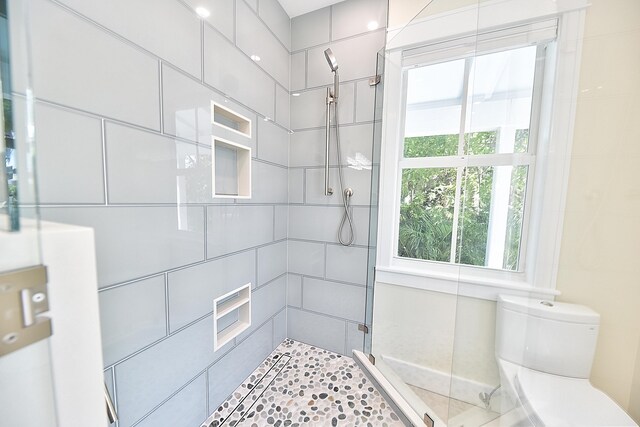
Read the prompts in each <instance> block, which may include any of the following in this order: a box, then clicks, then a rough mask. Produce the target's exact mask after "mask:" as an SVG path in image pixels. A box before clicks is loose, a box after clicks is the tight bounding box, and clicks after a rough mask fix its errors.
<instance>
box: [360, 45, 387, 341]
mask: <svg viewBox="0 0 640 427" xmlns="http://www.w3.org/2000/svg"><path fill="white" fill-rule="evenodd" d="M384 67H385V57H384V49H382V50H380V51H379V52H378V54H377V58H376V77H375V80H374V81H373V82H372V83H373V84H375V85H376V89H375V100H374V111H373V150H372V156H371V159H372V161H371V163H372V164H371V198H370V200H371V205H370V208H369V245H368V249H367V290H366V306H365V319H364V325H365V326H366V327H367V328H368V330H369V332H368V333H365V334H364V346H363V349H364V353H365V354H372V351H371V337H372V330H373V297H374V285H375V266H376V250H377V248H378V227H377V226H378V216H379V215H378V213H379V208H380V205H379V197H378V196H379V191H378V189H379V188H380V152H381V148H382V117H383V116H382V114H383V100H384Z"/></svg>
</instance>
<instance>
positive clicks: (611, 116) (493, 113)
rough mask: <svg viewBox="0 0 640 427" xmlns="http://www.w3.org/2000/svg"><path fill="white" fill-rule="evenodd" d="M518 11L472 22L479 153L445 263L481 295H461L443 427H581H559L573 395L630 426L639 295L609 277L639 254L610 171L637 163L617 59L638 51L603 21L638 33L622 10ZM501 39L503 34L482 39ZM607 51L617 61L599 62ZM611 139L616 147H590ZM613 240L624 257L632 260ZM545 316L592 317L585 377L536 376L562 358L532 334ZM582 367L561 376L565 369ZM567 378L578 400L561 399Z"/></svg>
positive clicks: (483, 12)
mask: <svg viewBox="0 0 640 427" xmlns="http://www.w3.org/2000/svg"><path fill="white" fill-rule="evenodd" d="M519 4H520V3H519V2H517V1H511V0H510V1H505V2H500V3H499V4H498V3H484V2H481V3H480V7H479V12H478V37H477V39H476V55H475V56H474V58H473V61H474V66H473V67H472V69H471V73H470V74H471V75H470V80H471V84H470V88H471V90H470V94H469V97H468V100H467V105H468V110H467V123H466V124H467V127H468V128H469V130H470V132H471V134H476V135H477V134H478V133H485V134H486V137H485V138H484V140H483V141H476V142H475V143H471V142H472V141H471V140H468V141H467V143H466V144H465V155H467V156H468V164H467V166H466V169H465V185H464V186H463V188H464V189H465V193H466V194H464V195H463V197H462V198H461V204H462V207H461V212H462V217H461V223H462V226H461V233H460V235H459V237H458V247H459V251H460V253H461V254H467V255H466V256H467V257H469V256H472V257H475V258H477V262H473V263H468V264H472V265H476V266H477V268H475V269H469V270H467V269H465V270H464V272H463V273H462V277H466V276H467V274H468V275H469V277H470V279H471V280H470V281H473V280H475V281H481V282H482V287H478V286H475V287H474V286H472V285H471V284H467V283H465V282H466V281H465V280H464V279H461V283H460V286H459V292H458V304H457V312H456V320H455V323H456V326H455V333H454V354H453V364H452V375H451V390H452V398H455V399H456V402H455V403H454V401H452V403H451V405H450V408H449V422H450V425H451V426H463V425H464V426H467V427H468V426H476V425H477V426H483V425H490V426H516V425H518V426H528V425H542V424H541V423H546V424H548V421H544V420H545V417H548V416H549V415H551V416H553V417H557V418H554V421H555V423H554V424H557V425H586V424H585V423H584V422H580V421H576V418H574V419H573V420H571V419H570V418H566V417H574V416H581V415H585V414H586V413H587V412H588V410H589V408H586V407H585V408H584V410H581V411H572V410H571V409H570V408H571V407H572V403H571V402H570V401H571V399H572V396H576V395H577V394H578V391H577V388H578V387H595V388H597V389H600V390H602V391H604V392H605V393H606V394H607V395H608V396H609V397H610V398H611V399H612V400H613V402H614V405H619V406H620V407H621V408H622V409H623V410H626V411H629V412H630V413H631V415H632V416H633V415H635V417H636V422H637V421H638V419H640V413H639V412H638V410H637V409H636V408H638V407H640V406H638V404H639V402H640V381H639V379H640V376H638V374H637V372H638V370H637V367H638V366H640V365H638V361H637V360H638V359H637V358H636V359H635V360H631V359H627V360H624V358H623V357H620V356H619V355H620V354H621V352H624V351H627V352H631V353H633V354H637V351H638V348H639V347H638V342H639V338H640V336H639V335H638V332H637V331H636V330H635V329H634V328H632V327H630V326H629V325H630V324H631V323H633V322H638V321H640V318H639V317H638V314H637V309H632V308H631V307H632V306H633V307H637V305H638V304H640V293H638V287H637V286H636V284H637V281H636V282H635V284H634V285H630V283H631V281H633V280H634V279H632V277H634V275H635V274H636V273H632V272H631V271H629V270H625V269H620V268H619V266H620V259H619V258H620V256H622V254H623V253H625V254H626V253H632V254H634V255H633V257H637V255H638V253H640V252H639V249H638V246H637V240H636V239H637V238H638V236H640V228H639V227H638V222H637V215H635V218H636V219H634V220H633V223H631V222H630V221H631V220H630V218H631V215H630V212H631V211H633V210H634V209H633V208H628V209H625V208H624V207H629V203H633V202H631V198H630V197H628V196H629V193H627V196H625V195H624V191H625V189H629V188H630V187H631V186H633V184H632V182H633V180H632V179H628V178H624V176H627V177H628V175H625V174H624V172H622V170H624V169H625V168H624V167H622V166H621V165H622V164H623V163H624V162H626V161H628V162H634V161H637V159H638V157H637V154H638V152H637V150H635V149H634V148H633V146H634V143H633V142H632V141H633V140H634V138H635V137H634V135H636V134H637V132H635V131H634V129H633V126H632V124H631V123H632V121H631V120H630V117H632V116H633V114H636V115H637V113H633V112H632V111H636V112H637V111H638V106H639V105H640V104H639V102H638V99H639V98H638V93H639V92H638V88H639V86H638V84H637V82H638V79H637V72H639V71H640V68H639V67H638V63H637V61H636V60H635V59H632V58H633V54H632V53H631V52H632V50H633V49H632V48H631V47H630V44H629V43H636V45H637V42H638V40H639V39H638V34H640V32H638V31H639V30H640V26H638V24H637V21H635V22H631V20H626V21H625V22H626V26H625V27H624V28H625V29H624V31H623V30H621V29H620V27H619V25H618V24H613V21H612V19H613V20H616V22H618V23H619V22H623V20H624V18H622V15H623V14H625V13H632V14H633V13H635V14H634V16H635V18H636V19H637V17H638V16H640V15H638V13H640V9H638V8H637V7H636V6H637V4H634V5H633V6H634V7H635V9H633V8H631V5H632V3H631V2H628V3H625V4H626V6H627V8H626V9H625V8H624V7H622V8H621V7H619V6H618V7H615V6H613V5H611V4H610V3H608V2H606V1H602V2H599V1H596V2H593V3H589V5H587V2H583V3H581V2H576V3H575V4H574V5H573V6H572V7H571V8H568V7H567V5H566V4H564V3H562V2H558V3H556V2H539V3H538V2H536V6H535V7H531V8H527V9H523V8H520V7H518V5H519ZM630 8H631V9H633V12H632V10H631V9H630ZM623 10H626V12H624V11H623ZM497 17H501V18H500V19H498V18H497ZM614 17H615V18H614ZM509 20H512V21H509ZM523 23H524V24H525V25H522V24H523ZM505 28H509V33H508V34H507V33H505V32H502V37H498V38H496V37H494V36H495V35H496V34H497V33H499V32H501V31H503V29H505ZM633 32H635V36H634V37H631V38H633V42H632V41H631V38H629V37H628V36H629V34H631V33H633ZM622 39H626V40H627V42H626V43H627V44H626V45H625V44H624V42H621V40H622ZM596 46H597V47H596ZM610 49H615V50H616V52H617V53H616V54H611V55H610V54H609V52H610ZM604 63H606V64H607V65H606V67H603V66H602V64H604ZM633 73H636V75H635V77H632V74H633ZM623 87H624V89H622V88H623ZM616 88H618V89H620V91H618V90H617V89H616ZM624 117H627V119H624ZM596 129H599V130H598V131H597V130H596ZM605 129H606V130H605ZM612 129H616V131H615V132H616V134H615V135H617V136H615V137H613V139H614V140H615V141H616V142H615V144H613V145H609V144H602V143H601V142H602V141H603V138H605V139H607V138H608V136H607V135H611V134H610V132H611V131H612ZM636 139H637V138H636ZM609 140H612V139H610V138H609ZM474 157H477V159H476V160H474ZM623 158H625V159H626V160H623ZM632 159H633V160H632ZM614 170H616V171H617V172H614ZM480 175H482V176H480ZM614 182H615V184H614ZM618 186H619V187H618ZM483 188H484V190H483ZM613 224H616V225H615V226H614V225H613ZM616 227H618V228H617V229H619V230H621V233H616V231H614V228H616ZM622 230H624V231H622ZM596 236H597V237H596ZM623 236H625V237H623ZM627 238H628V240H627ZM625 240H626V241H628V242H630V241H634V242H635V243H634V244H633V248H632V247H631V246H625V244H624V243H623V242H624V241H625ZM623 247H624V249H623ZM614 248H615V249H614ZM613 254H615V255H613ZM614 258H615V259H616V260H614ZM614 272H615V273H614ZM612 274H615V279H614V278H613V276H612ZM614 282H615V283H617V285H616V291H612V289H611V283H614ZM507 298H508V299H511V301H512V302H511V303H510V304H512V305H513V307H512V308H513V309H517V310H520V316H521V317H520V320H518V321H517V322H512V323H511V324H507V323H506V322H503V321H502V320H503V319H510V317H509V316H508V315H507V314H506V313H508V310H504V309H502V308H501V307H504V303H503V302H502V301H504V300H505V299H507ZM557 302H568V303H571V304H581V305H585V306H588V307H589V308H591V309H593V310H595V311H596V312H598V313H599V314H600V329H599V331H598V343H597V344H596V345H595V358H594V359H593V367H592V368H591V371H590V372H589V373H586V374H584V375H583V376H582V377H579V378H575V376H576V375H574V374H571V373H567V374H566V375H563V373H562V372H561V371H562V369H559V370H558V371H557V372H554V373H553V374H551V373H550V372H551V371H552V370H553V369H552V363H551V362H550V361H557V360H558V359H559V358H562V357H563V356H564V354H563V353H565V354H567V353H569V352H570V351H569V349H568V348H567V349H565V351H563V346H564V345H566V343H567V342H568V340H566V339H565V340H563V339H562V338H561V337H562V336H561V335H560V331H559V329H558V328H549V329H547V328H546V327H545V326H544V325H543V324H542V322H541V321H540V316H542V318H544V316H545V315H546V314H545V313H544V312H542V311H541V310H540V308H541V307H542V308H544V307H552V306H553V304H556V303H557ZM556 305H557V304H556ZM614 307H615V308H614ZM629 316H634V317H633V320H631V318H630V317H629ZM511 320H513V319H511ZM518 322H519V323H518ZM515 323H517V324H518V330H517V331H512V333H511V334H510V335H507V334H506V333H505V326H511V327H513V326H514V324H515ZM557 323H561V322H557ZM636 324H637V323H636ZM505 337H508V338H506V339H505ZM553 340H555V344H554V345H550V346H549V345H548V342H550V341H553ZM612 348H616V349H617V350H616V351H615V352H614V351H612V350H610V349H612ZM571 350H575V348H571ZM592 350H593V349H592V348H587V346H585V347H583V348H580V349H579V350H578V352H579V354H580V355H582V354H589V353H590V351H592ZM627 354H629V353H627ZM580 355H573V356H572V359H571V360H569V361H568V364H569V365H575V364H577V363H579V362H580V361H579V360H578V359H579V358H580V357H581V356H580ZM538 358H541V359H538ZM536 359H538V360H545V361H546V362H545V363H543V364H536V363H535V360H536ZM614 366H615V368H614ZM541 372H544V373H541ZM613 376H616V378H615V379H613ZM568 377H571V381H573V383H572V384H574V386H575V387H576V389H575V390H576V391H575V393H568V394H564V395H559V394H558V393H557V391H558V389H559V388H560V385H561V380H562V379H563V378H565V379H566V378H568ZM549 378H554V381H556V380H558V381H560V382H557V383H552V382H551V381H548V380H547V379H549ZM531 379H534V380H535V381H536V383H535V384H533V383H531V382H530V380H531ZM621 381H622V382H626V384H627V385H629V388H625V387H624V386H621V385H620V384H621ZM531 386H535V387H531ZM634 387H635V389H634ZM607 399H608V398H607ZM458 401H459V402H460V403H458ZM527 402H529V403H527ZM532 402H533V403H532ZM574 403H575V402H574ZM583 403H584V401H583ZM634 405H635V406H634ZM587 406H589V405H587ZM549 410H551V411H552V412H551V413H549ZM555 410H559V412H553V411H555ZM634 411H635V414H634ZM599 415H602V412H600V413H599ZM546 419H547V420H548V418H546ZM541 420H542V421H541ZM602 425H620V424H619V423H616V422H615V421H606V420H605V421H604V424H602ZM625 425H626V424H625Z"/></svg>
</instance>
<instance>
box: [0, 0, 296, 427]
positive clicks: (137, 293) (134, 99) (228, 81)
mask: <svg viewBox="0 0 640 427" xmlns="http://www.w3.org/2000/svg"><path fill="white" fill-rule="evenodd" d="M12 1H18V0H12ZM134 3H135V4H134ZM134 3H131V2H127V1H124V0H117V1H114V2H107V3H104V4H102V3H100V2H84V1H79V0H63V1H60V2H57V1H52V0H34V1H33V4H32V6H33V7H32V8H31V9H32V24H33V26H32V31H33V34H32V36H33V72H34V81H37V83H36V86H35V88H34V89H35V95H36V98H37V104H36V113H37V115H36V117H37V123H36V132H37V133H38V151H39V153H40V154H39V165H40V166H41V167H40V171H39V172H40V173H39V179H40V183H39V187H40V200H41V204H42V205H43V206H42V216H43V218H44V219H47V220H52V221H58V222H64V223H71V224H78V225H86V226H90V227H93V228H94V230H95V235H96V250H97V258H98V263H99V267H98V268H99V273H98V275H99V278H98V279H99V286H100V292H99V300H100V308H101V319H102V336H103V353H104V361H105V381H106V382H107V385H108V387H109V390H110V392H111V393H112V396H114V398H115V400H116V402H117V403H116V404H117V411H118V414H119V416H120V421H119V423H118V426H119V427H130V426H133V425H138V426H147V425H154V426H176V425H197V424H198V423H200V422H201V421H203V420H204V419H205V418H206V417H207V416H208V415H209V413H210V412H212V411H213V409H214V408H215V407H216V406H217V405H218V404H220V403H221V402H222V401H223V400H224V399H225V398H226V397H227V394H228V393H229V392H230V391H232V390H233V389H235V388H236V387H237V386H238V385H239V384H240V383H241V382H242V381H243V380H244V377H245V375H246V374H247V373H249V372H251V371H253V369H255V367H256V366H258V364H259V363H260V362H262V360H263V358H264V357H266V356H267V355H268V354H269V353H270V352H271V351H272V350H273V349H274V348H275V347H276V346H277V345H278V344H279V343H280V342H281V341H282V340H284V339H285V338H286V336H287V331H286V328H287V322H286V298H287V242H286V239H287V225H288V224H287V223H288V186H289V180H288V163H289V159H288V157H289V137H290V135H289V92H288V86H289V70H290V65H289V62H290V58H289V55H290V52H289V51H290V33H291V28H290V20H289V18H288V17H287V16H286V14H285V13H284V11H283V10H282V8H281V7H280V5H279V4H278V2H277V1H268V0H263V1H262V2H260V3H261V4H260V8H259V9H258V3H257V2H247V3H246V4H245V3H244V0H237V1H230V0H203V1H198V2H194V1H191V0H184V1H183V0H161V1H151V0H143V1H141V2H134ZM199 6H202V7H205V8H207V9H209V10H210V12H211V15H210V16H209V17H207V18H204V19H203V18H200V17H199V16H198V15H197V14H196V12H195V8H196V7H199ZM253 54H257V55H259V56H261V60H260V61H258V62H256V61H253V60H251V59H250V56H251V55H253ZM22 75H23V73H17V75H16V77H17V79H16V86H15V87H16V89H17V90H18V91H19V92H24V88H25V86H26V85H25V82H24V79H23V77H22ZM211 101H215V102H216V103H219V104H221V105H224V106H225V107H228V108H230V109H232V110H234V111H236V112H238V113H239V114H241V115H243V116H245V117H248V118H249V119H250V120H251V122H252V133H251V136H250V137H246V136H243V135H240V134H238V133H236V132H232V131H229V130H227V129H224V128H222V127H220V126H212V124H211ZM264 117H268V118H270V119H271V120H272V121H269V122H264V121H262V119H263V118H264ZM212 136H217V137H220V138H223V139H226V140H230V141H232V142H235V143H239V144H243V145H246V146H248V147H250V148H251V149H252V156H253V159H252V166H253V196H254V197H253V198H252V199H251V200H247V201H245V202H243V204H242V205H240V204H238V203H237V201H235V200H233V199H214V198H212V191H211V181H212V177H211V138H212ZM249 282H250V283H252V284H253V287H254V290H253V305H252V309H253V319H254V322H253V325H252V327H251V328H250V329H249V330H247V331H246V332H244V333H243V334H242V335H241V336H240V337H237V338H236V339H235V340H234V341H232V342H230V343H229V344H227V345H226V346H224V347H223V348H222V349H220V350H218V351H216V352H214V351H213V321H212V318H211V313H212V310H213V299H214V298H216V297H218V296H220V295H223V294H225V293H227V292H229V291H231V290H233V289H235V288H237V287H239V286H241V285H244V284H246V283H249ZM242 355H250V356H248V358H243V357H244V356H242ZM207 387H210V388H211V393H209V391H208V389H207ZM207 397H209V398H208V399H207Z"/></svg>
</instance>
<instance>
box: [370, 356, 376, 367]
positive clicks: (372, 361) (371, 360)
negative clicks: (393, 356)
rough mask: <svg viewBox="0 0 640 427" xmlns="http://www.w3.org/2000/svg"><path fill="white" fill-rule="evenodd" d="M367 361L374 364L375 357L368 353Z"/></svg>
mask: <svg viewBox="0 0 640 427" xmlns="http://www.w3.org/2000/svg"><path fill="white" fill-rule="evenodd" d="M369 362H371V364H372V365H375V364H376V358H375V357H373V354H371V353H369Z"/></svg>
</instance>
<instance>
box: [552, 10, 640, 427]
mask: <svg viewBox="0 0 640 427" xmlns="http://www.w3.org/2000/svg"><path fill="white" fill-rule="evenodd" d="M591 3H592V4H591V6H590V7H589V9H588V11H587V18H586V23H585V37H584V45H583V53H582V65H581V73H580V83H579V96H578V105H577V112H576V125H575V134H574V141H573V152H572V158H571V173H570V178H569V196H568V199H567V207H566V211H565V228H564V233H563V237H562V251H561V256H560V269H559V277H558V289H559V290H560V291H562V295H561V297H560V298H559V299H560V300H563V301H568V302H575V303H581V304H585V305H588V306H590V307H592V308H593V309H595V310H596V311H598V312H599V313H600V314H601V316H602V326H601V329H600V336H599V342H598V348H597V352H596V357H595V362H594V367H593V371H592V375H591V380H592V382H593V383H594V385H595V386H597V387H599V388H601V389H602V390H603V391H605V392H606V393H607V394H609V395H610V396H611V397H613V398H614V399H615V400H616V401H617V402H618V403H619V404H620V405H622V406H623V407H624V408H626V409H627V410H628V411H629V412H630V413H631V414H632V416H633V417H634V418H635V420H636V421H640V388H639V387H640V354H639V353H638V351H639V346H638V344H639V342H640V279H639V277H640V215H639V214H638V212H639V210H638V209H639V208H640V187H639V185H640V182H638V172H637V171H638V162H639V161H640V133H639V132H638V123H639V122H640V102H639V100H640V1H638V0H592V2H591Z"/></svg>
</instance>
